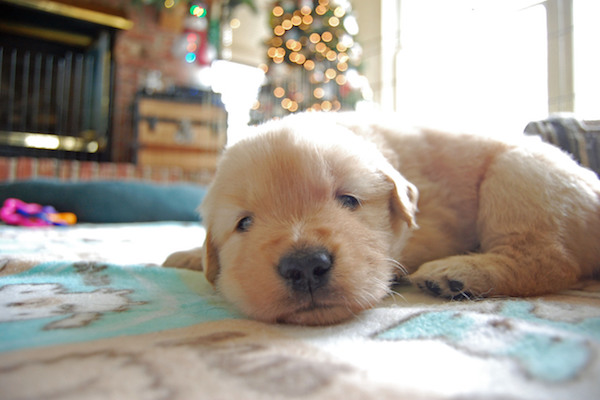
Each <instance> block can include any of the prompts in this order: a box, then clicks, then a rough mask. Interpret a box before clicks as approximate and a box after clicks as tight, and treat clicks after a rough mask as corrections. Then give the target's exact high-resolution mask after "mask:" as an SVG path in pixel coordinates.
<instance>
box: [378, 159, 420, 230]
mask: <svg viewBox="0 0 600 400" xmlns="http://www.w3.org/2000/svg"><path fill="white" fill-rule="evenodd" d="M382 169H383V171H382V172H383V173H384V174H385V176H386V178H387V179H388V181H390V182H391V183H392V184H393V185H394V187H393V189H392V193H391V196H390V210H391V211H392V217H393V219H394V220H396V219H398V218H399V219H400V220H402V221H404V222H406V224H407V225H408V227H409V228H411V229H416V228H418V227H419V226H418V225H417V221H416V214H417V211H418V209H417V202H418V200H419V191H418V189H417V187H416V186H415V185H413V184H412V183H410V182H409V181H407V180H406V179H405V178H404V177H403V176H402V175H401V174H400V173H399V172H398V171H396V169H395V168H394V167H392V166H391V165H388V166H386V167H384V168H382ZM392 222H393V221H392ZM392 228H393V229H394V230H397V229H398V227H397V224H396V223H393V226H392Z"/></svg>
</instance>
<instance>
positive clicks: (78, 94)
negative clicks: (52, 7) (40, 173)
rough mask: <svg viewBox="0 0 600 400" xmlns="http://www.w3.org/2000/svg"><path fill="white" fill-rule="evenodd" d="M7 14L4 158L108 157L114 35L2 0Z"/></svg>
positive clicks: (0, 108)
mask: <svg viewBox="0 0 600 400" xmlns="http://www.w3.org/2000/svg"><path fill="white" fill-rule="evenodd" d="M0 11H1V12H0V153H2V154H5V155H6V154H11V153H12V154H13V155H14V154H16V155H23V154H28V151H33V152H35V151H40V150H44V151H50V152H54V151H66V152H75V153H79V154H100V153H103V152H104V151H105V150H106V149H107V148H108V142H109V131H110V124H109V121H110V104H111V70H112V69H111V44H112V36H111V35H112V32H113V31H112V30H111V29H106V28H105V27H102V26H100V25H98V24H93V23H92V24H90V23H87V22H85V21H81V20H77V19H74V18H66V17H64V16H56V15H51V16H48V14H47V13H43V12H41V11H39V10H31V9H23V8H20V7H18V6H15V5H13V4H8V5H7V4H6V3H4V2H3V1H0Z"/></svg>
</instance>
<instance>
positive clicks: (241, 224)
mask: <svg viewBox="0 0 600 400" xmlns="http://www.w3.org/2000/svg"><path fill="white" fill-rule="evenodd" d="M253 222H254V220H253V219H252V217H244V218H242V219H240V220H239V221H238V223H237V226H236V227H235V230H236V231H238V232H248V231H249V230H250V227H251V226H252V223H253Z"/></svg>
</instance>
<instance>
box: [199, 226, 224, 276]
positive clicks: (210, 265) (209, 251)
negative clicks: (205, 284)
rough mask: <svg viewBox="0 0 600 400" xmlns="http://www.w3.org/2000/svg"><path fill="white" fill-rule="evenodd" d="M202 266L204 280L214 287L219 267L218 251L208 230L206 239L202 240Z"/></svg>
mask: <svg viewBox="0 0 600 400" xmlns="http://www.w3.org/2000/svg"><path fill="white" fill-rule="evenodd" d="M203 264H204V275H205V276H206V280H208V281H209V282H210V283H211V284H212V285H214V284H215V280H216V279H217V275H219V270H220V268H221V267H220V264H219V251H218V248H217V246H216V245H215V243H214V240H213V238H212V235H211V233H210V229H208V228H207V230H206V239H205V240H204V246H203Z"/></svg>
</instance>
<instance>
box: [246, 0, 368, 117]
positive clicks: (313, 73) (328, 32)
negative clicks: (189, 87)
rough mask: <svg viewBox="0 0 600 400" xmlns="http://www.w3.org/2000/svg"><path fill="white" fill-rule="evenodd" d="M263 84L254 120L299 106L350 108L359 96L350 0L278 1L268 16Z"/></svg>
mask: <svg viewBox="0 0 600 400" xmlns="http://www.w3.org/2000/svg"><path fill="white" fill-rule="evenodd" d="M270 26H271V28H272V30H273V36H272V38H270V39H269V40H268V41H267V46H268V50H267V56H268V62H267V64H265V65H263V66H262V67H263V70H264V71H265V72H266V76H267V83H266V84H265V85H264V86H263V87H262V89H261V92H260V94H259V99H258V102H257V104H256V105H255V107H254V111H253V117H254V119H255V120H261V119H267V118H271V117H279V116H283V115H286V114H289V113H293V112H296V111H303V110H320V111H338V110H346V109H353V108H354V107H355V105H356V103H357V102H358V101H360V100H362V99H363V95H362V89H363V86H364V84H365V79H364V77H361V76H360V74H359V70H360V65H361V58H362V49H361V47H360V45H359V44H358V43H356V41H355V40H354V36H355V35H356V34H357V33H358V24H357V22H356V18H355V17H354V16H353V15H352V7H351V5H350V2H349V1H348V0H281V1H277V2H275V3H274V4H273V7H272V11H271V15H270Z"/></svg>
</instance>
